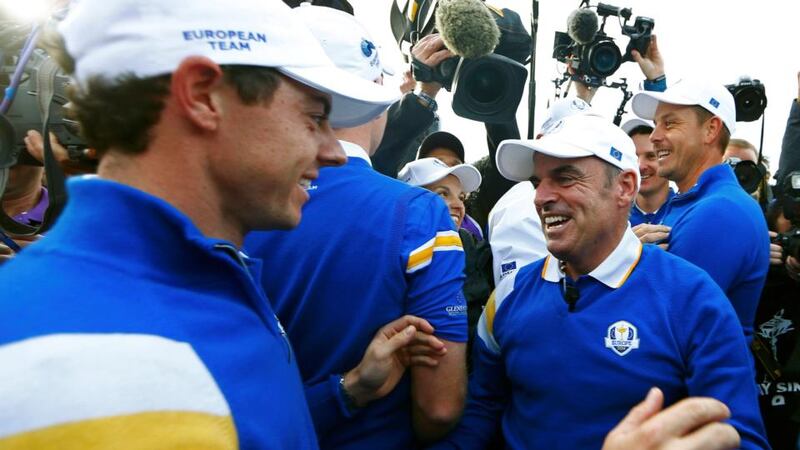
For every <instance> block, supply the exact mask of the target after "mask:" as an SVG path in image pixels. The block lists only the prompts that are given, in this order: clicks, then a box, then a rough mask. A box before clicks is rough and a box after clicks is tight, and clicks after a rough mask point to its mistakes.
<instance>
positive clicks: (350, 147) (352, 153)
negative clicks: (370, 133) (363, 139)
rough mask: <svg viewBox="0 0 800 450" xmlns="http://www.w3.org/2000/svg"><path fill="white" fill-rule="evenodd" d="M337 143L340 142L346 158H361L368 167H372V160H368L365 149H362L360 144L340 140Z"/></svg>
mask: <svg viewBox="0 0 800 450" xmlns="http://www.w3.org/2000/svg"><path fill="white" fill-rule="evenodd" d="M339 143H340V144H342V149H343V150H344V154H345V155H347V157H348V158H361V159H363V160H364V161H366V162H367V164H369V166H370V167H372V161H370V160H369V155H368V154H367V151H366V150H364V149H363V148H362V147H361V146H360V145H358V144H354V143H352V142H347V141H342V140H340V141H339Z"/></svg>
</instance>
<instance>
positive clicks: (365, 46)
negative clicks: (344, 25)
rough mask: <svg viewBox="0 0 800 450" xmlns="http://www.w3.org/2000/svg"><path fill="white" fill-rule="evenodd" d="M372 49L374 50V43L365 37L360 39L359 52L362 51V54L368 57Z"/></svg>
mask: <svg viewBox="0 0 800 450" xmlns="http://www.w3.org/2000/svg"><path fill="white" fill-rule="evenodd" d="M373 51H375V44H373V43H372V42H370V41H368V40H366V39H361V53H363V54H364V56H366V57H367V58H369V57H370V56H372V52H373Z"/></svg>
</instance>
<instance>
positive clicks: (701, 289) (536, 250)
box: [0, 0, 800, 450]
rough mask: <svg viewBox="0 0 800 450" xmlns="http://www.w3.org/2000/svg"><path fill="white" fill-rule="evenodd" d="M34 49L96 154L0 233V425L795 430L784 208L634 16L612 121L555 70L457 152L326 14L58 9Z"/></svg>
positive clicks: (564, 436)
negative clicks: (483, 138)
mask: <svg viewBox="0 0 800 450" xmlns="http://www.w3.org/2000/svg"><path fill="white" fill-rule="evenodd" d="M287 3H290V2H287ZM292 6H296V5H292ZM45 41H46V46H47V49H48V52H49V53H50V54H51V55H52V56H53V57H54V58H55V59H57V60H58V61H59V62H60V63H61V64H62V66H63V68H64V70H65V71H66V72H68V73H69V74H70V75H71V76H72V78H73V80H74V83H75V86H74V90H73V92H72V93H71V98H70V110H71V113H72V114H74V116H75V117H76V118H77V120H78V121H79V122H80V125H81V133H82V136H83V138H84V139H85V140H86V143H87V144H88V145H89V147H90V148H91V149H92V150H91V152H90V153H91V155H92V157H94V155H96V158H97V160H98V161H97V165H96V173H93V174H89V175H83V176H74V177H71V178H70V180H69V181H68V190H69V201H68V202H67V204H66V207H65V209H64V210H63V212H62V213H61V215H60V217H59V218H58V221H57V222H56V223H55V225H54V226H52V228H50V229H48V230H47V231H46V232H44V233H43V234H44V236H42V235H41V234H36V233H33V234H31V235H29V236H20V235H15V234H13V233H12V234H11V236H10V237H8V238H6V237H5V234H4V243H2V244H0V283H2V284H3V286H4V288H3V296H2V299H0V376H2V379H3V380H4V383H2V384H0V403H2V405H3V407H1V408H0V448H9V449H18V448H19V449H23V448H24V449H28V448H31V449H33V448H37V449H39V448H75V449H77V448H81V449H100V448H154V449H155V448H209V449H233V448H253V449H268V448H275V449H306V448H309V449H313V448H331V449H333V448H348V449H412V448H434V449H450V448H454V449H455V448H457V449H493V448H514V449H529V448H530V449H535V448H569V449H584V448H601V447H602V448H603V449H607V450H616V449H630V448H636V449H664V450H666V449H685V450H691V449H729V448H746V449H768V448H775V449H796V448H800V446H799V445H800V443H799V442H798V430H800V389H798V388H797V386H798V380H800V346H798V345H796V341H797V338H798V337H800V334H797V333H796V331H795V328H796V327H797V322H796V321H797V320H798V319H800V307H798V305H797V301H798V299H799V298H800V295H798V293H800V289H798V288H800V281H798V280H800V261H798V260H797V255H787V254H786V251H785V248H784V247H782V246H781V245H780V244H779V243H777V242H773V238H775V237H776V236H779V233H783V234H785V233H786V232H787V231H788V230H790V229H792V228H793V227H795V228H796V227H797V222H798V221H800V217H798V218H797V219H794V222H792V220H790V219H793V217H794V216H792V213H791V211H789V209H790V208H788V207H785V206H784V205H782V204H781V203H780V202H779V201H776V200H774V199H772V197H773V193H772V192H771V187H770V185H769V177H770V176H771V175H770V173H769V171H768V169H765V170H763V171H762V172H760V176H761V179H760V180H759V189H758V190H757V191H755V192H753V193H748V192H747V191H746V190H745V189H743V188H742V186H741V185H740V183H739V180H738V179H737V175H736V173H737V172H735V166H736V165H737V164H742V161H748V162H750V163H751V164H753V165H754V166H758V165H759V164H762V165H764V164H765V162H764V161H763V158H761V157H760V155H759V152H758V151H757V150H756V148H755V146H753V145H752V144H750V143H749V142H747V141H744V140H741V139H735V138H732V136H733V134H734V133H735V130H736V122H737V121H736V113H735V111H736V105H735V101H734V98H733V96H732V95H731V94H730V93H729V92H728V90H727V89H726V88H725V87H724V86H723V85H722V84H720V83H714V82H709V81H699V80H692V79H684V80H680V81H677V82H675V83H672V84H668V83H667V77H666V74H665V71H664V61H663V57H662V55H661V54H660V52H659V50H658V42H657V40H656V38H655V37H653V39H652V40H651V43H650V46H649V48H648V50H647V52H646V54H640V53H639V52H637V51H635V50H634V52H633V57H634V60H635V61H636V62H637V63H638V65H639V67H640V68H641V70H642V75H643V77H644V80H643V83H642V87H643V90H642V91H641V92H639V93H637V94H636V95H635V96H634V97H633V99H632V102H631V106H632V112H633V114H634V115H635V116H636V117H635V118H632V119H630V120H628V121H626V122H625V123H623V124H622V125H621V126H616V125H614V124H613V123H612V121H611V120H610V119H609V118H607V117H606V116H605V115H604V114H603V113H602V112H601V111H597V110H596V109H593V107H592V106H591V102H592V99H593V96H594V94H595V93H596V88H593V87H590V86H588V85H586V84H583V83H581V82H578V81H576V82H575V84H574V85H575V88H576V89H575V90H576V94H575V95H574V96H570V97H567V98H563V99H560V100H558V101H556V102H554V104H553V105H552V106H551V107H550V109H549V110H548V112H547V120H546V121H545V122H544V124H543V126H542V128H541V130H540V132H539V133H538V135H537V136H536V138H535V139H523V138H521V136H520V133H519V130H518V128H517V125H516V123H507V124H487V125H486V129H487V137H488V139H487V144H488V147H489V148H488V150H489V155H488V156H487V158H486V159H485V160H483V161H481V162H478V163H476V164H474V165H472V164H467V163H465V153H464V146H463V144H462V143H461V141H460V140H459V139H458V137H457V136H456V133H457V130H440V129H439V128H440V125H439V124H438V120H437V115H436V111H437V107H438V106H437V103H436V96H437V93H438V92H439V90H440V89H441V88H442V86H441V85H440V84H439V83H437V82H435V81H425V82H420V83H417V82H415V81H414V79H413V76H412V74H410V73H408V74H406V75H405V76H406V77H407V79H408V80H409V82H408V83H407V84H406V85H404V87H403V89H402V92H398V91H396V90H395V89H392V88H389V87H387V86H385V85H384V77H385V76H387V74H389V73H390V71H389V70H387V68H386V66H385V64H384V61H382V60H381V54H380V51H379V50H380V49H379V47H378V46H377V45H375V41H374V39H373V38H372V37H371V36H370V34H369V32H368V31H367V30H366V29H365V28H364V27H363V25H362V24H361V23H359V21H358V20H357V19H356V18H355V17H354V16H353V15H352V11H342V10H339V9H336V8H331V7H327V6H319V5H314V6H312V5H311V4H301V5H297V6H296V7H294V8H290V6H288V5H287V4H286V3H284V2H282V1H280V0H231V1H229V2H224V3H223V2H215V1H212V0H195V1H191V2H190V1H188V0H170V1H168V2H163V1H155V0H118V1H113V2H107V1H102V0H82V1H80V2H76V3H75V4H74V5H73V6H72V7H71V8H70V10H69V12H68V14H67V15H66V17H65V18H64V19H63V20H62V21H60V22H59V23H58V24H57V32H54V33H52V34H48V35H46V39H45ZM412 55H413V57H414V58H415V59H417V61H418V62H419V63H421V64H424V65H428V66H429V67H435V66H436V65H438V64H439V63H441V62H442V61H444V60H446V59H447V58H449V57H451V56H453V55H452V53H451V52H450V51H449V50H448V49H447V48H446V46H445V44H444V42H443V40H442V39H441V37H440V36H439V35H438V34H436V33H432V34H429V35H427V36H425V37H423V38H422V39H421V40H420V41H419V43H418V44H417V45H416V46H415V47H414V48H413V49H412ZM797 94H798V95H797V98H793V99H792V114H791V116H790V119H789V123H788V124H787V131H786V136H785V137H784V148H783V153H782V156H781V166H780V167H781V169H780V171H779V172H778V173H777V174H776V179H777V185H778V186H781V185H785V184H786V182H785V179H787V177H791V170H790V169H787V167H792V164H793V161H795V160H796V159H798V158H796V157H794V156H792V154H793V153H792V152H794V153H799V154H800V149H797V148H796V147H798V146H800V105H799V104H800V73H799V74H798V93H797ZM44 139H49V140H50V143H51V145H52V146H53V147H54V148H55V151H56V154H57V155H61V156H60V159H61V160H62V161H65V160H67V159H69V158H66V157H65V156H64V155H66V152H65V151H64V149H63V148H62V147H61V146H60V144H59V142H58V141H57V140H56V139H55V136H47V137H42V136H41V135H40V134H38V133H37V132H36V131H31V132H30V133H29V134H28V136H27V137H26V138H25V144H26V146H27V148H28V151H29V152H30V153H31V154H32V155H33V156H34V157H38V158H40V159H41V158H42V154H43V147H44ZM784 156H785V157H784ZM793 158H794V159H793ZM10 174H11V175H10V176H9V178H8V180H7V187H6V189H5V192H4V193H3V209H4V210H5V214H8V215H9V216H10V217H11V218H12V219H13V220H14V221H17V222H19V223H24V224H27V225H31V226H35V225H37V224H41V223H42V222H43V221H44V220H45V219H44V211H45V210H46V208H47V204H48V202H49V200H48V187H47V186H46V185H43V184H42V178H43V171H42V169H41V168H39V167H34V166H21V165H20V166H15V167H13V168H12V169H11V171H10ZM0 179H2V178H0ZM798 179H800V176H798ZM2 181H3V183H0V184H5V181H6V180H5V179H2ZM797 189H798V191H800V186H797ZM782 206H784V207H783V208H782ZM795 207H796V205H795ZM798 214H800V212H798ZM796 353H797V354H798V355H797V356H796V355H795V354H796Z"/></svg>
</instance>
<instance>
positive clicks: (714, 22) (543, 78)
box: [350, 0, 800, 173]
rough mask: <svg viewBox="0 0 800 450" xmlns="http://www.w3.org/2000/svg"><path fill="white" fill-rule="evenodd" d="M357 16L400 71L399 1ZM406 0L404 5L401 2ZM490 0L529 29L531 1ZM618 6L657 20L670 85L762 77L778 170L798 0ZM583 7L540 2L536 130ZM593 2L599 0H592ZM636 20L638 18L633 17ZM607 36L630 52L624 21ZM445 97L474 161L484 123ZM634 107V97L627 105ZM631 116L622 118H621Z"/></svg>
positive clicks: (523, 115) (622, 72) (363, 9)
mask: <svg viewBox="0 0 800 450" xmlns="http://www.w3.org/2000/svg"><path fill="white" fill-rule="evenodd" d="M350 1H351V4H352V5H353V7H354V8H355V11H356V16H357V17H359V18H360V19H362V21H363V22H364V23H365V25H366V26H367V27H368V28H369V29H370V31H371V32H372V33H374V35H375V38H376V40H378V41H379V43H380V44H381V45H382V46H384V47H387V48H386V50H387V52H385V53H387V54H388V57H389V58H390V60H391V61H392V63H393V64H394V65H395V67H396V68H398V75H399V74H400V73H402V70H401V69H403V67H404V66H403V63H402V60H401V59H400V53H399V51H397V50H396V46H395V44H394V41H393V38H392V35H391V31H390V29H389V6H390V5H391V2H392V1H394V0H350ZM401 3H402V2H401ZM489 3H490V4H493V5H496V6H501V7H508V8H511V9H513V10H515V11H516V12H518V13H519V14H520V16H522V19H523V21H524V22H525V23H526V26H527V27H530V12H531V2H528V1H518V0H505V1H501V0H497V1H492V2H489ZM609 3H611V4H613V5H615V6H619V7H630V8H632V9H633V14H634V16H647V17H651V18H653V19H654V20H655V23H656V25H655V29H654V32H655V34H657V35H658V38H659V48H660V49H661V52H662V55H663V56H664V59H665V63H666V72H667V81H668V83H669V84H672V83H673V82H675V81H677V80H678V79H680V78H684V77H692V78H696V77H700V78H705V79H714V80H718V81H719V82H720V83H723V84H729V83H733V82H735V81H736V80H737V79H738V77H739V76H740V75H750V76H751V77H752V78H756V79H760V80H761V82H762V83H764V85H765V86H766V92H767V99H768V106H767V110H766V114H765V116H766V130H765V135H764V154H765V155H767V156H768V157H769V158H770V160H771V161H773V163H772V164H773V166H772V172H773V173H774V172H775V168H776V167H775V166H776V165H777V161H778V155H779V154H780V150H781V148H780V146H781V139H782V137H783V131H784V128H785V126H786V118H787V117H788V114H789V108H790V106H791V100H792V99H793V98H795V97H796V96H797V72H798V71H800V46H799V45H798V44H797V42H798V41H800V37H798V32H797V31H794V32H792V31H793V30H796V23H797V19H798V17H800V2H799V1H796V0H792V1H780V2H777V1H762V2H753V1H744V0H706V1H699V0H693V1H690V0H671V1H667V2H656V1H652V0H650V1H647V0H628V1H626V2H625V3H621V2H616V1H614V2H609ZM579 4H580V2H579V1H564V0H559V1H556V0H543V1H541V2H539V32H538V37H537V40H538V42H537V54H538V55H539V56H538V57H537V59H536V84H537V92H536V97H537V102H536V108H535V113H534V123H535V124H536V128H537V129H538V127H539V125H540V124H541V123H542V122H543V121H544V115H545V111H546V108H547V103H548V101H552V99H553V95H554V88H553V83H552V80H553V79H554V78H556V77H557V75H558V73H559V71H563V65H562V64H558V63H557V62H556V61H555V60H553V59H552V58H551V57H550V55H552V47H553V34H554V32H555V31H556V30H559V31H566V19H567V15H568V14H569V13H570V11H572V10H573V9H575V8H576V7H577V6H578V5H579ZM592 4H593V5H594V4H596V2H595V1H592ZM630 23H632V21H631V22H630ZM606 33H608V34H609V35H610V36H612V37H615V38H617V41H618V43H619V44H620V47H621V48H622V50H623V51H624V48H625V45H627V38H626V37H624V36H622V34H621V33H620V30H619V25H618V24H617V23H616V22H612V21H611V20H609V22H608V24H607V25H606ZM617 76H625V77H627V78H628V84H629V85H630V86H632V87H634V88H635V87H638V85H639V82H640V81H641V80H642V78H643V76H642V75H641V72H640V71H639V68H638V65H636V63H626V64H623V66H622V67H621V68H620V69H619V70H618V71H617V73H616V74H615V75H614V76H613V77H612V78H616V77H617ZM448 95H449V94H448V93H447V92H445V91H444V90H443V91H442V93H441V94H440V97H439V98H437V100H439V105H440V110H439V111H440V116H441V119H442V128H443V129H445V130H448V131H450V132H453V133H454V134H456V135H458V136H459V137H460V138H461V139H462V140H463V141H464V145H465V147H466V153H467V160H468V161H469V162H472V161H475V160H477V159H479V158H481V157H482V156H484V155H485V154H486V153H487V150H486V145H485V138H484V131H483V126H482V124H480V123H477V122H473V121H469V120H466V119H462V118H460V117H457V116H455V115H454V114H453V113H452V112H451V111H450V110H449V102H450V100H449V97H448ZM527 98H528V95H527V92H526V93H525V95H524V97H523V101H522V103H521V105H520V107H519V109H518V111H517V117H518V121H519V123H520V130H521V131H522V133H523V135H524V134H525V133H526V130H527V120H528V106H527ZM620 100H621V93H620V91H619V90H616V89H614V90H612V89H607V88H604V89H601V91H600V92H598V94H597V95H596V97H595V100H594V101H593V106H594V107H595V109H597V110H599V111H600V112H601V113H602V114H606V115H608V117H609V118H611V117H613V115H614V113H615V111H616V109H617V106H618V104H619V102H620ZM626 110H627V111H630V102H629V103H628V105H627V107H626ZM629 117H631V114H630V113H629V114H626V115H625V116H623V121H624V120H626V119H627V118H629ZM760 131H761V122H760V121H758V122H751V123H739V124H737V131H736V132H735V133H734V137H740V138H744V139H747V140H749V141H751V142H753V143H754V144H755V145H756V146H758V142H759V138H760ZM523 137H524V136H523Z"/></svg>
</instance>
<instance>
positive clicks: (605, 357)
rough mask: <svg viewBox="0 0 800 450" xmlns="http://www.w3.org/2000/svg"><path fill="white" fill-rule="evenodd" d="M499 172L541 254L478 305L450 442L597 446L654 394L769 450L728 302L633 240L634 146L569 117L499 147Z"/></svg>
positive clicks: (686, 269)
mask: <svg viewBox="0 0 800 450" xmlns="http://www.w3.org/2000/svg"><path fill="white" fill-rule="evenodd" d="M497 166H498V169H499V170H500V173H501V174H503V175H504V176H506V177H508V178H509V179H512V180H516V181H522V180H526V179H530V180H531V182H532V183H533V185H534V187H535V188H536V199H535V205H536V210H537V212H538V213H539V216H540V218H541V220H542V223H543V224H544V234H545V237H546V239H547V250H548V256H547V257H545V258H544V259H541V260H539V261H537V262H535V263H532V264H529V265H527V266H525V267H523V268H521V269H519V270H518V271H517V272H515V273H514V274H511V275H508V276H507V277H506V278H505V279H503V281H502V282H501V283H500V284H499V286H498V287H497V289H496V291H495V293H494V295H493V297H492V298H491V299H490V300H489V302H488V303H487V305H486V309H485V310H484V313H483V316H482V317H481V320H480V322H479V324H478V336H479V339H478V340H477V342H476V344H475V347H476V354H475V358H474V364H475V366H474V372H473V373H474V376H473V377H472V378H471V379H470V391H469V403H468V406H467V408H466V410H465V412H464V417H463V418H462V421H461V424H460V425H459V427H458V428H457V429H456V430H454V432H453V433H451V434H450V435H449V436H448V441H450V442H451V443H455V444H456V445H457V447H458V448H483V446H485V445H486V443H487V442H490V441H491V440H492V437H493V435H494V434H495V432H496V430H498V429H502V434H503V438H504V440H505V443H506V445H507V446H508V447H510V448H528V449H537V448H542V449H549V448H571V449H572V448H575V449H577V448H599V447H600V446H601V445H602V443H603V439H604V436H605V434H606V433H607V432H608V430H610V429H611V428H612V426H613V425H614V424H615V423H616V422H617V421H619V420H620V419H621V418H622V417H623V416H624V415H625V414H626V412H627V411H628V409H629V408H631V406H633V405H634V404H636V403H637V402H638V401H639V399H641V398H642V397H644V396H645V394H647V393H648V392H649V390H650V389H651V388H652V387H653V386H657V387H659V388H660V389H661V390H662V391H663V393H664V397H665V399H666V403H668V404H669V403H674V402H676V401H678V400H680V399H681V398H683V397H686V396H694V395H703V396H710V397H714V398H716V399H718V400H721V401H723V402H725V403H726V404H727V405H728V406H729V407H730V409H731V411H732V417H731V420H730V423H731V424H732V425H733V426H734V427H736V429H737V430H738V432H739V433H740V435H741V437H742V444H743V445H742V448H766V446H767V444H766V441H765V439H764V431H763V425H762V424H761V418H760V415H759V413H758V406H757V392H756V389H755V386H754V384H753V383H752V367H751V362H750V358H749V355H748V350H747V347H746V344H745V339H744V336H743V335H742V334H741V331H740V329H739V326H738V324H737V323H736V319H735V313H734V311H733V308H732V307H731V305H730V303H729V302H728V301H727V300H726V298H725V295H724V294H723V293H722V291H721V290H720V289H719V288H718V287H717V286H716V285H715V284H714V282H713V281H712V280H711V279H710V278H709V277H708V275H706V274H705V273H704V272H703V271H701V270H699V269H697V268H696V267H694V266H692V265H691V264H688V263H687V262H686V261H683V260H682V259H680V258H677V257H675V256H673V255H670V254H668V253H666V252H664V251H662V250H660V249H658V248H656V247H654V246H643V245H642V244H641V243H640V242H639V240H638V239H637V238H636V236H635V235H634V234H633V232H632V231H631V229H630V225H629V224H628V211H629V210H630V207H631V203H632V202H633V199H634V198H635V196H636V191H637V188H638V185H639V171H638V163H637V159H636V153H635V149H634V145H633V142H632V141H631V140H630V138H629V137H628V136H627V135H626V134H625V133H624V132H623V131H622V130H621V129H619V128H618V127H616V126H614V125H613V124H611V123H609V122H608V121H607V120H606V119H603V118H600V117H597V116H592V115H573V116H570V117H567V118H565V119H564V120H562V121H561V122H558V123H556V124H554V126H553V128H552V130H551V131H550V133H549V134H546V135H545V136H543V137H542V138H540V139H537V140H532V141H531V140H509V141H504V142H503V143H502V144H501V145H500V148H499V149H498V153H497ZM720 367H725V370H720V369H719V368H720ZM642 446H644V443H643V444H642Z"/></svg>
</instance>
